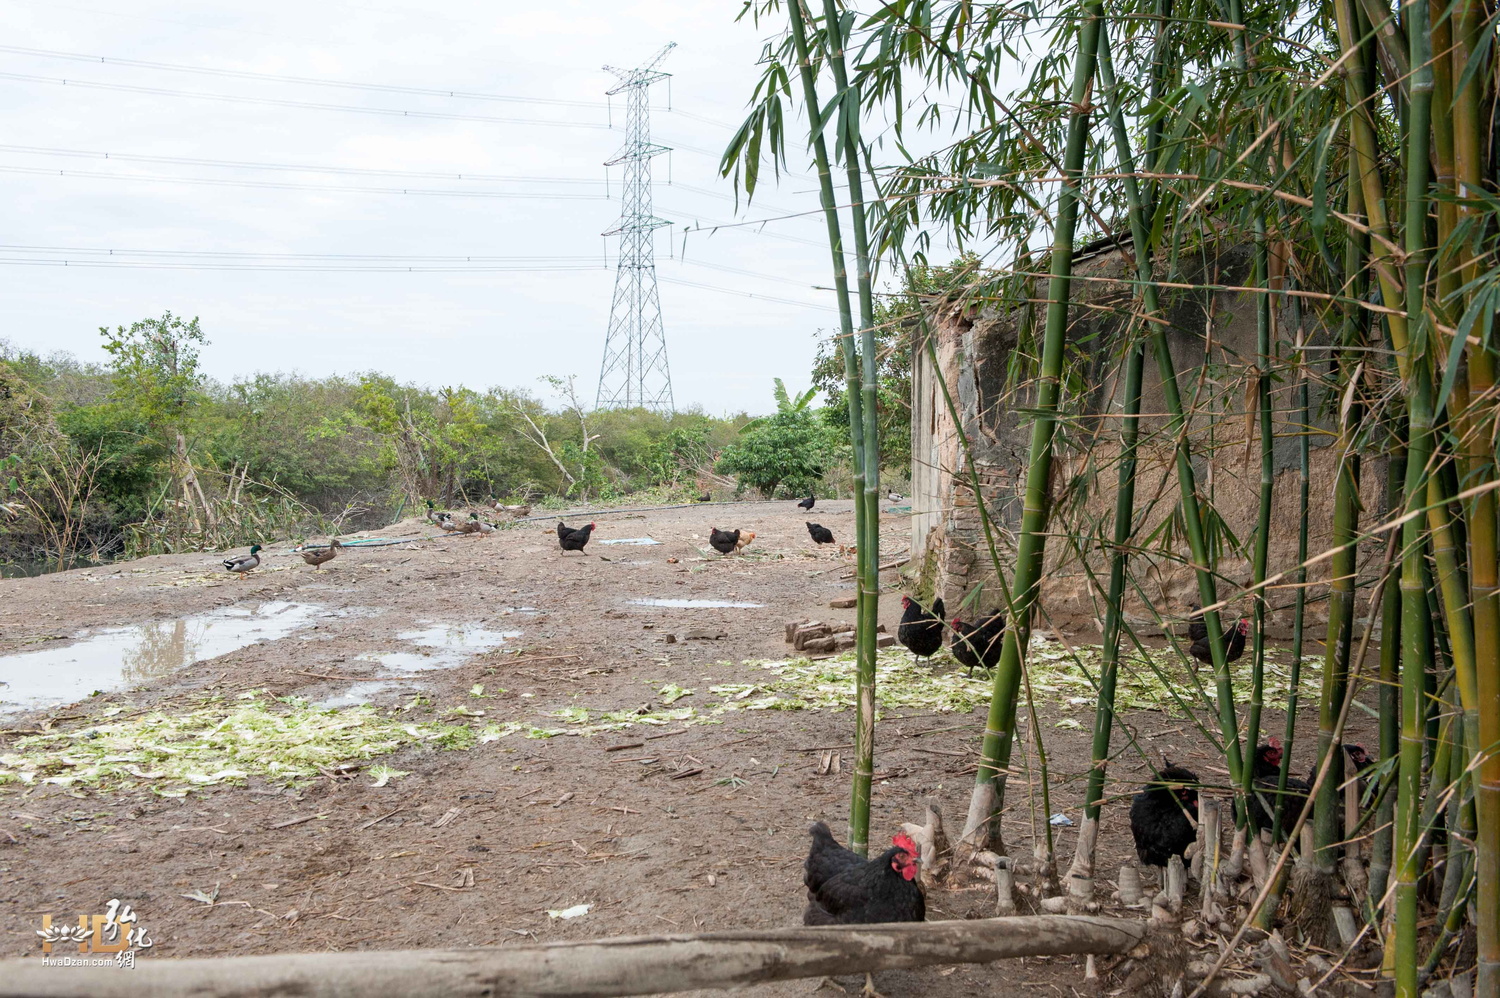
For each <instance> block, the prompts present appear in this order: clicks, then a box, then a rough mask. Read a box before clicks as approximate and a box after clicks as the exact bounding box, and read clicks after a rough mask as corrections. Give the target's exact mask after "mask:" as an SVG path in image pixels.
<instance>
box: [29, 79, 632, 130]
mask: <svg viewBox="0 0 1500 998" xmlns="http://www.w3.org/2000/svg"><path fill="white" fill-rule="evenodd" d="M0 79H5V80H19V81H21V82H24V83H53V84H57V85H59V86H69V87H86V88H88V89H91V90H117V91H121V92H123V93H132V94H151V95H153V96H157V97H188V98H192V99H195V100H212V101H222V102H224V103H228V104H258V105H262V106H266V107H298V108H306V109H309V110H314V111H350V112H353V113H355V114H378V115H386V116H394V117H398V118H431V119H437V120H441V121H478V122H486V123H490V124H501V125H543V126H547V127H552V128H599V129H608V128H609V127H610V126H609V125H608V124H607V123H605V122H602V121H601V122H587V121H560V120H555V119H547V118H497V117H493V116H489V115H479V114H448V113H445V112H442V111H407V110H402V109H401V108H389V107H359V106H357V105H353V104H323V103H320V102H317V101H298V100H283V99H280V98H275V97H239V96H236V95H233V94H213V93H205V92H203V91H198V90H169V89H167V88H164V87H137V86H131V85H129V84H125V83H99V82H96V81H93V80H71V79H61V78H58V77H53V76H33V75H30V74H27V73H0Z"/></svg>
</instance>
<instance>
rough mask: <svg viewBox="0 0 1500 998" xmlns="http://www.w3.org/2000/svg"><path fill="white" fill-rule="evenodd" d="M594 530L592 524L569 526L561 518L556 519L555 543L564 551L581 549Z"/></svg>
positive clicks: (586, 543)
mask: <svg viewBox="0 0 1500 998" xmlns="http://www.w3.org/2000/svg"><path fill="white" fill-rule="evenodd" d="M593 532H594V524H592V523H590V524H589V525H588V526H586V527H576V528H575V527H569V526H568V525H567V524H565V523H563V522H562V521H561V520H558V521H557V543H558V544H560V545H561V546H562V549H563V550H564V551H582V550H583V549H584V547H585V546H587V545H588V542H589V535H591V534H592V533H593Z"/></svg>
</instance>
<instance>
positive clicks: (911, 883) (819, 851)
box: [802, 821, 927, 995]
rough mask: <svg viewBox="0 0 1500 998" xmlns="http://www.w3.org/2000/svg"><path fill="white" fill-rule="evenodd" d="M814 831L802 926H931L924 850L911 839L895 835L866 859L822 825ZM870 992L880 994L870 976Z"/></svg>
mask: <svg viewBox="0 0 1500 998" xmlns="http://www.w3.org/2000/svg"><path fill="white" fill-rule="evenodd" d="M809 831H810V833H811V834H812V848H811V849H809V850H808V852H807V861H806V862H805V863H803V865H802V870H803V875H802V882H803V883H804V884H805V885H806V886H807V910H806V911H804V912H803V913H802V924H803V925H856V924H867V923H871V922H922V921H926V919H927V902H926V899H925V898H924V897H923V896H922V888H921V887H920V886H919V885H918V883H917V873H918V872H919V871H918V864H919V863H920V862H921V859H920V857H921V855H922V850H921V849H920V848H919V847H918V846H917V844H916V843H915V842H913V841H912V840H911V839H910V838H909V837H908V836H906V835H904V834H898V835H896V836H895V837H894V838H892V839H891V847H890V848H889V849H887V850H886V851H885V852H883V853H881V854H880V855H879V856H876V857H875V858H873V859H869V860H867V859H865V858H864V857H863V856H860V855H859V854H857V853H855V852H852V851H850V850H848V849H845V848H844V847H843V846H841V845H839V843H838V840H836V839H835V838H834V837H833V832H831V831H829V829H828V826H827V825H825V824H823V822H821V821H819V822H817V823H815V824H814V825H813V826H812V828H811V829H809ZM865 993H866V994H867V995H873V994H875V993H876V992H875V986H874V982H873V981H872V980H871V979H870V976H869V975H868V974H866V975H865Z"/></svg>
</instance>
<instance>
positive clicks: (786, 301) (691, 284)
mask: <svg viewBox="0 0 1500 998" xmlns="http://www.w3.org/2000/svg"><path fill="white" fill-rule="evenodd" d="M0 262H3V261H0ZM660 280H662V281H663V282H665V283H667V284H681V285H682V286H683V287H687V288H699V289H701V290H703V291H717V292H719V293H720V294H726V295H738V296H740V297H741V298H754V299H756V300H758V301H770V302H776V303H777V304H779V305H796V306H798V307H800V308H815V309H819V310H820V311H824V312H837V311H838V309H836V308H834V307H833V306H831V305H815V304H813V303H812V302H805V301H794V300H793V299H791V298H777V297H776V296H774V295H763V294H757V293H756V292H754V291H739V290H736V289H734V288H721V287H717V286H715V285H712V284H699V283H698V282H697V281H685V280H683V279H682V278H680V277H663V278H660Z"/></svg>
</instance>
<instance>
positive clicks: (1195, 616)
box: [1187, 603, 1208, 642]
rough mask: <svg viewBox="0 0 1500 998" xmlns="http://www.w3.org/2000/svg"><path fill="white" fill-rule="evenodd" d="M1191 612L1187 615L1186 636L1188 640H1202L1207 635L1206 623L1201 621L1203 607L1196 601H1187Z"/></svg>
mask: <svg viewBox="0 0 1500 998" xmlns="http://www.w3.org/2000/svg"><path fill="white" fill-rule="evenodd" d="M1188 606H1189V607H1191V608H1192V610H1193V612H1192V613H1191V614H1189V615H1188V619H1187V621H1188V630H1187V638H1188V640H1189V641H1195V642H1196V641H1202V640H1203V639H1204V638H1206V637H1208V625H1207V624H1205V623H1204V622H1203V607H1201V606H1199V605H1198V604H1197V603H1189V604H1188Z"/></svg>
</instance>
